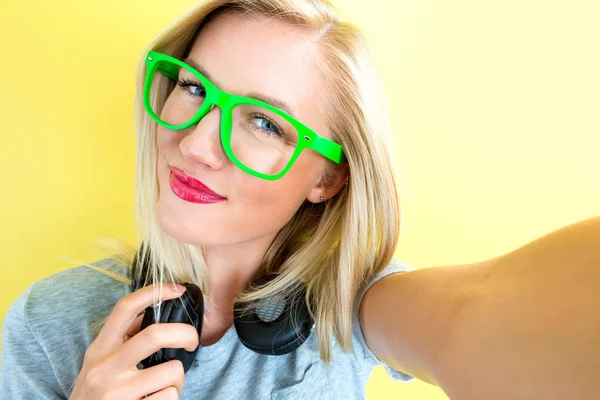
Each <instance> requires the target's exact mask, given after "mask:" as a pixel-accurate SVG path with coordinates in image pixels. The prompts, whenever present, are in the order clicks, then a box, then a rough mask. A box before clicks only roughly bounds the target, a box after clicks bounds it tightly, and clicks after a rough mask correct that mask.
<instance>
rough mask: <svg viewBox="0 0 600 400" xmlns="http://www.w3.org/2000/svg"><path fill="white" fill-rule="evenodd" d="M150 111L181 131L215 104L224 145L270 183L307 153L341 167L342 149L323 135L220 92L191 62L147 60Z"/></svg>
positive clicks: (285, 115)
mask: <svg viewBox="0 0 600 400" xmlns="http://www.w3.org/2000/svg"><path fill="white" fill-rule="evenodd" d="M146 67H147V72H146V80H145V82H144V107H145V109H146V111H147V112H148V114H150V116H151V117H152V118H153V119H154V120H155V121H156V122H158V123H159V124H161V125H162V126H164V127H166V128H169V129H174V130H180V129H186V128H188V127H190V126H192V125H195V124H197V123H198V122H199V121H200V119H201V118H203V117H204V116H205V115H206V114H207V113H208V112H209V111H210V110H211V109H212V106H213V105H216V106H218V107H219V108H220V109H221V127H220V128H221V143H222V144H223V149H224V150H225V153H226V154H227V157H229V159H230V160H231V161H232V162H233V163H234V164H235V165H236V166H237V167H238V168H240V169H242V170H243V171H245V172H247V173H249V174H251V175H254V176H256V177H259V178H262V179H268V180H276V179H279V178H281V177H282V176H283V175H285V173H286V172H287V171H288V170H289V169H290V168H291V167H292V165H294V162H295V161H296V159H297V158H298V156H299V155H300V153H302V151H303V150H304V149H312V150H314V151H316V152H317V153H319V154H321V155H323V156H325V157H327V158H328V159H330V160H331V161H333V162H335V163H337V164H340V163H341V162H343V161H344V160H345V156H344V152H343V150H342V147H341V146H340V145H339V144H337V143H335V142H334V141H332V140H330V139H327V138H325V137H323V136H319V135H318V134H317V133H316V132H315V131H313V130H312V129H310V128H309V127H307V126H306V125H304V124H303V123H302V122H300V121H298V120H297V119H296V118H294V117H293V116H291V115H289V114H288V113H286V112H285V111H282V110H280V109H279V108H277V107H274V106H273V105H271V104H269V103H265V102H263V101H260V100H256V99H253V98H250V97H243V96H236V95H232V94H229V93H226V92H224V91H222V90H220V89H219V88H217V87H216V86H215V85H214V84H213V83H212V82H210V81H209V80H208V79H207V78H206V77H205V76H204V75H202V74H201V73H200V72H198V71H197V70H196V69H194V68H193V67H191V66H190V65H188V64H186V63H185V62H183V61H181V60H179V59H177V58H174V57H171V56H169V55H166V54H162V53H158V52H155V51H150V52H149V53H148V55H147V56H146Z"/></svg>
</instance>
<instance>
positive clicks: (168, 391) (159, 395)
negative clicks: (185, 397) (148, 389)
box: [144, 386, 179, 400]
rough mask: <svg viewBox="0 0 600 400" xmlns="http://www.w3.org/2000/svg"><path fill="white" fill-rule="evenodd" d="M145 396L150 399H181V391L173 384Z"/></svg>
mask: <svg viewBox="0 0 600 400" xmlns="http://www.w3.org/2000/svg"><path fill="white" fill-rule="evenodd" d="M144 398H145V399H148V400H179V392H178V391H177V389H176V388H174V387H173V386H169V387H168V388H164V389H163V390H161V391H159V392H156V393H153V394H152V395H150V396H148V397H144Z"/></svg>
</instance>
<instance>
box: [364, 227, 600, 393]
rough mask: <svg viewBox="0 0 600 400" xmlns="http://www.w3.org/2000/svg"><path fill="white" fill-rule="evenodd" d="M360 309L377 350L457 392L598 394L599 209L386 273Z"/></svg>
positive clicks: (384, 357)
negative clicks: (483, 248) (525, 239)
mask: <svg viewBox="0 0 600 400" xmlns="http://www.w3.org/2000/svg"><path fill="white" fill-rule="evenodd" d="M359 316H360V319H361V326H362V328H363V332H364V334H365V338H366V341H367V343H368V345H369V348H370V349H371V350H372V351H373V353H375V355H376V356H378V357H379V358H380V359H381V360H382V361H383V362H385V363H387V364H388V365H390V366H392V367H394V368H396V369H398V370H400V371H404V372H406V373H407V374H410V375H412V376H414V377H416V378H418V379H421V380H423V381H426V382H429V383H432V384H435V385H438V386H440V387H441V388H442V389H443V390H444V391H445V392H446V393H447V394H448V395H449V396H450V398H452V399H453V400H463V399H464V400H471V399H472V400H480V399H486V400H495V399H502V400H505V399H512V400H521V399H522V400H525V399H527V400H529V399H544V400H554V399H556V400H558V399H561V400H562V399H581V400H587V399H590V400H591V399H600V217H596V218H592V219H588V220H585V221H581V222H578V223H575V224H572V225H569V226H566V227H563V228H561V229H559V230H556V231H554V232H551V233H549V234H547V235H545V236H542V237H541V238H539V239H537V240H535V241H533V242H530V243H528V244H526V245H524V246H522V247H520V248H518V249H516V250H514V251H512V252H510V253H508V254H505V255H503V256H500V257H497V258H494V259H491V260H486V261H483V262H480V263H474V264H468V265H458V266H443V267H432V268H424V269H419V270H416V271H412V272H408V273H403V274H393V275H389V276H387V277H385V278H383V279H381V280H380V281H378V282H377V283H375V284H374V285H373V286H372V287H371V288H370V289H369V291H368V292H367V293H366V295H365V297H364V298H363V301H362V303H361V307H360V312H359Z"/></svg>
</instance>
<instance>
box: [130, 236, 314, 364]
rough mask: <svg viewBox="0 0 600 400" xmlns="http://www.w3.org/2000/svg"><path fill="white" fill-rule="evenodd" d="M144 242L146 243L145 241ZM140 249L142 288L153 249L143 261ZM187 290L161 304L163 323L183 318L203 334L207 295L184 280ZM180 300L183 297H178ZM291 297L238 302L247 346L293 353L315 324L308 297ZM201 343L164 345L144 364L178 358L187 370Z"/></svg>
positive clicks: (136, 264)
mask: <svg viewBox="0 0 600 400" xmlns="http://www.w3.org/2000/svg"><path fill="white" fill-rule="evenodd" d="M142 246H143V243H142ZM140 252H141V249H140V250H138V252H137V253H136V255H135V256H134V258H133V264H132V266H131V291H132V292H135V291H136V290H138V289H141V287H142V285H143V284H144V282H145V281H146V274H147V270H148V269H147V266H148V264H149V255H150V252H149V251H148V252H147V253H146V258H145V259H144V260H142V261H141V262H140V260H139V257H138V256H139V255H140ZM138 268H141V269H142V272H141V274H142V275H141V278H140V279H139V280H136V279H135V277H136V276H137V275H136V271H137V269H138ZM269 278H272V276H271V275H267V276H265V277H263V278H260V279H258V280H257V281H256V283H258V284H262V283H266V282H267V281H268V280H269ZM182 285H183V286H185V287H186V291H185V292H184V293H183V294H182V295H181V296H180V297H179V298H175V299H171V300H166V301H162V302H161V304H160V309H159V310H160V316H159V318H158V322H159V323H167V322H183V323H187V324H190V325H192V326H194V327H195V328H196V330H197V331H198V337H200V336H201V334H202V320H203V317H204V297H203V294H202V291H201V290H200V288H199V287H198V286H197V285H194V284H193V283H189V282H186V283H182ZM301 293H302V295H301V296H300V297H299V298H300V299H304V298H305V295H306V288H305V287H303V288H302V292H301ZM178 300H180V301H178ZM287 300H288V299H287V298H286V299H283V300H279V299H274V300H273V299H271V300H269V299H266V300H265V299H261V300H260V301H259V302H258V306H257V308H256V311H253V312H245V313H243V312H241V311H238V309H239V308H243V307H244V306H245V305H247V304H246V303H235V307H234V308H235V310H234V325H235V329H236V331H237V335H238V337H239V339H240V341H241V342H242V344H243V345H244V346H246V347H247V348H248V349H250V350H252V351H254V352H256V353H258V354H263V355H283V354H287V353H290V352H292V351H294V350H296V349H297V348H298V347H300V346H301V345H302V344H303V343H304V342H305V341H306V339H308V336H309V335H310V331H311V329H312V327H313V323H314V321H313V319H312V317H311V316H310V314H309V312H308V308H307V306H306V304H305V302H304V301H294V302H291V301H287ZM155 307H158V305H152V306H149V307H148V308H146V310H145V311H144V317H143V319H142V325H141V327H140V332H141V331H142V330H143V329H145V328H147V327H148V326H150V325H152V324H153V323H154V309H155ZM199 348H200V346H198V347H197V348H196V349H195V350H193V351H187V350H185V349H184V348H162V349H159V350H158V351H157V352H155V353H154V354H152V355H150V356H149V357H147V358H146V359H144V360H142V361H141V364H142V366H143V368H150V367H152V366H154V365H159V364H162V363H164V362H167V361H170V360H173V359H178V360H180V361H181V362H182V363H183V368H184V373H185V372H187V371H188V370H189V369H190V367H191V366H192V364H193V362H194V358H195V356H196V352H197V351H198V349H199Z"/></svg>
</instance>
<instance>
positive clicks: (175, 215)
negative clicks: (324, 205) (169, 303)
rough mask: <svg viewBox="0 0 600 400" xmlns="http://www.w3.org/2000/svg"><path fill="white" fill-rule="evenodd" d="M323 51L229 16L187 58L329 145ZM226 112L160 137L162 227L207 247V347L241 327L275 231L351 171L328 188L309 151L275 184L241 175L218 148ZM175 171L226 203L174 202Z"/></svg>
mask: <svg viewBox="0 0 600 400" xmlns="http://www.w3.org/2000/svg"><path fill="white" fill-rule="evenodd" d="M317 52H318V47H317V45H316V44H315V43H314V42H313V41H312V40H311V36H309V34H308V33H307V32H305V31H302V30H300V29H299V28H297V27H294V26H291V25H289V24H285V23H283V22H279V21H274V20H266V19H264V18H262V17H256V16H252V17H250V16H242V15H239V14H227V15H224V16H220V17H218V18H217V19H215V20H214V21H212V22H211V23H209V24H208V25H207V26H206V27H205V28H204V29H203V30H202V32H201V33H200V34H199V35H198V37H197V39H196V41H195V42H194V44H193V46H192V49H191V52H190V54H189V58H191V59H192V60H194V61H195V63H196V64H199V65H200V66H201V67H202V68H203V69H204V70H205V71H206V72H207V73H208V74H209V76H210V79H211V80H212V82H213V83H214V84H215V85H216V86H217V87H219V88H220V89H222V90H225V91H227V92H229V93H232V94H237V95H247V94H248V93H251V92H255V93H261V94H263V95H267V96H270V97H273V98H276V99H280V100H282V101H284V102H285V103H286V104H287V105H288V106H289V107H290V108H291V111H292V114H293V115H294V116H295V117H296V118H298V119H299V120H300V121H302V122H303V123H304V124H306V125H307V126H309V127H310V128H312V129H314V130H315V131H316V132H318V133H319V134H320V135H322V136H325V137H327V138H331V133H330V130H329V128H328V127H327V125H326V123H325V117H324V115H323V109H324V108H323V105H322V101H320V100H319V96H315V94H316V93H320V91H319V88H321V87H323V86H324V84H325V82H323V79H324V78H323V77H322V76H321V75H320V74H319V72H318V69H317V68H318V65H317V63H316V61H315V60H317V59H318V57H317ZM220 117H221V110H220V109H219V108H218V107H214V108H213V109H212V110H211V111H210V112H209V113H208V114H207V115H206V116H205V117H204V118H203V119H202V120H200V122H199V123H198V124H197V125H195V126H192V127H190V128H188V129H186V130H183V131H181V130H180V131H175V130H170V129H167V128H165V127H163V126H159V128H158V139H157V140H158V158H159V159H158V167H157V168H158V171H157V172H158V179H159V187H160V193H159V199H158V204H157V210H158V221H159V223H160V225H161V227H162V229H164V230H165V231H166V232H167V233H168V234H169V235H171V236H172V237H174V238H175V239H177V240H179V241H181V242H184V243H189V244H194V245H196V246H205V248H206V263H207V268H208V274H209V280H210V284H211V288H212V292H213V295H212V296H213V297H212V298H211V299H209V300H210V301H211V302H212V303H213V305H214V308H213V310H212V312H210V311H207V312H206V313H205V317H206V324H205V328H204V327H203V331H202V337H201V339H200V341H201V344H202V345H205V346H206V345H210V344H213V343H215V342H217V341H218V340H219V339H220V338H221V337H222V336H223V334H224V333H225V332H226V331H227V329H229V327H230V326H231V325H232V323H233V312H232V308H233V304H234V301H233V299H234V297H235V296H236V295H237V294H238V293H239V292H240V291H241V290H243V289H244V288H245V287H246V286H247V285H248V284H249V283H250V282H251V281H252V279H253V278H254V277H255V276H256V275H257V272H258V269H259V266H260V262H261V260H262V258H263V256H264V254H265V253H266V251H267V249H268V248H269V246H270V244H271V243H272V241H273V239H274V238H275V236H276V234H277V232H278V231H279V230H280V229H281V228H282V227H283V226H284V225H285V224H286V223H287V222H288V221H289V220H290V219H291V218H292V216H293V215H294V213H295V212H296V211H297V210H298V208H299V207H300V206H301V204H302V203H303V202H304V201H305V200H308V201H310V202H314V203H318V202H320V201H321V200H320V197H321V196H323V197H324V198H325V199H329V198H331V197H332V196H334V195H335V194H336V193H337V192H338V191H339V190H340V189H341V188H342V187H343V185H344V182H345V180H346V176H347V169H346V167H345V166H344V167H342V168H337V169H336V170H335V172H334V174H333V179H332V180H331V181H330V184H329V185H328V186H327V187H325V186H323V185H322V179H321V178H322V176H323V173H324V171H325V170H326V168H327V164H328V161H327V159H326V158H324V157H323V156H321V155H320V154H318V153H316V152H313V151H310V150H308V151H306V150H305V151H304V152H302V154H301V155H300V157H299V158H298V159H297V161H296V163H295V164H294V165H293V167H292V168H291V169H290V170H289V172H288V173H287V174H286V175H285V176H284V177H282V178H281V179H278V180H275V181H269V180H263V179H260V178H257V177H254V176H252V175H250V174H247V173H245V172H244V171H242V170H240V169H239V168H237V167H236V166H235V165H234V164H233V163H232V162H231V161H230V160H229V159H228V157H227V155H226V154H225V152H224V150H223V147H222V145H221V141H220V133H219V123H220ZM170 166H174V167H177V168H179V169H182V170H183V171H185V172H186V174H187V175H189V176H192V177H194V178H196V179H198V180H199V181H201V182H203V183H204V184H205V185H207V186H208V187H210V188H211V189H212V190H214V191H215V192H217V193H219V194H220V195H222V196H225V197H227V200H225V201H224V202H219V203H214V204H198V203H191V202H187V201H185V200H183V199H181V198H179V197H178V196H176V195H175V194H174V193H173V191H172V190H171V188H170V185H169V173H170Z"/></svg>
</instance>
